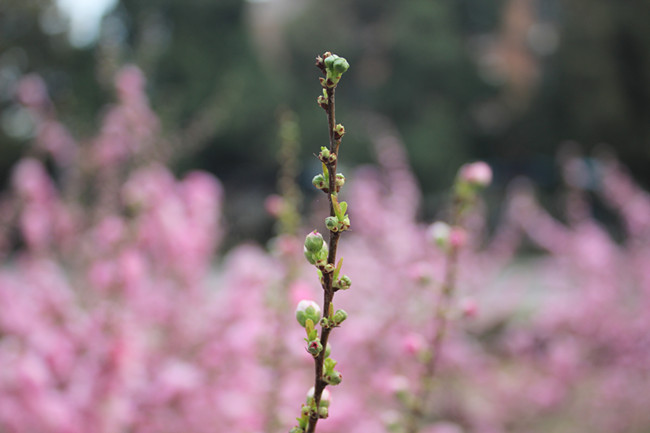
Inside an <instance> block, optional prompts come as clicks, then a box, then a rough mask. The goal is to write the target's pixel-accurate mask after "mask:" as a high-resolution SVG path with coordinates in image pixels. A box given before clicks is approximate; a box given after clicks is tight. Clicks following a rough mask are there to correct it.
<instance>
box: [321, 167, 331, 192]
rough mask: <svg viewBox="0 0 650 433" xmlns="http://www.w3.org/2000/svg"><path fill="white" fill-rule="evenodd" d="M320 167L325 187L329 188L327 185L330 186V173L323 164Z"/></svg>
mask: <svg viewBox="0 0 650 433" xmlns="http://www.w3.org/2000/svg"><path fill="white" fill-rule="evenodd" d="M321 165H322V166H323V176H325V185H327V186H328V187H329V184H330V172H329V170H328V169H327V166H326V165H325V163H324V162H322V163H321Z"/></svg>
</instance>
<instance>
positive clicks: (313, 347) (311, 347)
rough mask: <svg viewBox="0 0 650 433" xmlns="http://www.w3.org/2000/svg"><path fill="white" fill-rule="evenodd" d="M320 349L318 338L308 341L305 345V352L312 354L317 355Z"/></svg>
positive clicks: (321, 346) (321, 349)
mask: <svg viewBox="0 0 650 433" xmlns="http://www.w3.org/2000/svg"><path fill="white" fill-rule="evenodd" d="M322 351H323V345H322V344H321V342H320V341H319V340H314V341H310V342H309V344H308V345H307V352H309V353H311V354H312V355H313V356H318V354H319V353H321V352H322Z"/></svg>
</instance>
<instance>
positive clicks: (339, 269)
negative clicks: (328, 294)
mask: <svg viewBox="0 0 650 433" xmlns="http://www.w3.org/2000/svg"><path fill="white" fill-rule="evenodd" d="M341 266H343V257H341V259H340V260H339V263H338V265H336V269H335V270H334V281H336V280H338V279H339V273H340V272H341Z"/></svg>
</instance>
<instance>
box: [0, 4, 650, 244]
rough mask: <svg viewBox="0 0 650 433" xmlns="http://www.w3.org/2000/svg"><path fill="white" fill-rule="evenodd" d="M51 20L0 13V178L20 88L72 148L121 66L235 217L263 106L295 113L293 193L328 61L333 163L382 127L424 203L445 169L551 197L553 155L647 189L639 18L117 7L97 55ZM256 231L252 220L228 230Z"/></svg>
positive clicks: (558, 9) (356, 152)
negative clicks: (44, 96) (338, 149)
mask: <svg viewBox="0 0 650 433" xmlns="http://www.w3.org/2000/svg"><path fill="white" fill-rule="evenodd" d="M53 11H54V9H53V6H52V3H51V2H49V1H36V0H32V1H17V0H8V1H4V2H2V4H1V5H0V74H1V76H2V78H3V80H2V85H1V86H0V104H1V105H0V109H1V110H2V113H1V115H2V120H3V122H2V124H3V125H4V126H3V128H0V130H1V132H0V146H1V147H0V149H1V150H0V152H1V155H0V156H1V157H2V158H1V161H2V162H1V164H2V165H1V166H0V172H1V173H2V178H3V179H5V178H6V173H7V169H8V167H9V166H10V164H11V162H12V161H13V160H15V159H16V158H17V157H18V155H19V154H20V153H21V152H23V150H24V146H23V143H24V142H26V141H27V140H28V138H29V137H20V136H16V134H13V135H12V134H8V133H7V127H6V125H7V124H8V123H11V122H10V120H11V115H12V113H13V111H12V110H14V111H15V109H16V108H15V105H14V104H13V102H12V100H11V91H10V88H11V85H12V83H13V82H15V80H16V79H17V78H18V77H19V75H20V74H24V73H28V72H37V73H39V74H41V75H42V76H43V77H44V78H45V80H46V82H47V83H48V86H49V89H50V91H51V92H52V98H53V100H54V105H55V106H56V107H57V110H58V112H59V115H60V116H61V117H62V118H63V119H64V121H65V122H66V124H67V125H69V126H71V129H72V131H73V133H75V134H76V135H77V136H84V135H88V134H89V133H90V132H91V131H92V130H93V129H94V128H95V127H96V120H95V116H96V114H97V112H98V110H99V108H100V107H101V106H102V105H103V103H106V102H109V101H110V100H111V98H112V96H111V87H110V79H111V76H112V74H113V73H114V71H115V70H117V68H118V67H119V66H120V65H122V64H124V63H129V62H132V63H135V64H137V65H139V66H140V67H141V68H142V69H143V70H144V72H145V74H146V76H147V77H148V80H149V81H148V83H149V84H148V90H149V95H150V98H151V102H152V106H153V108H154V110H155V111H156V112H157V113H158V114H159V115H160V116H161V118H162V120H163V124H164V129H165V131H166V134H168V135H169V136H170V137H174V139H175V140H177V141H178V142H179V143H180V146H179V152H178V154H177V158H176V165H177V168H178V169H179V170H183V169H186V168H188V167H200V168H206V169H210V170H212V171H214V172H215V173H216V174H217V175H218V176H219V177H220V178H221V179H222V180H224V182H225V183H226V186H227V191H229V193H230V197H229V200H231V202H232V203H234V204H232V208H231V210H230V212H231V213H232V214H236V215H242V214H247V212H246V210H250V209H251V206H253V204H252V203H259V202H260V201H261V199H262V198H263V197H264V196H266V195H267V194H269V193H270V192H272V191H273V190H274V188H275V184H276V183H275V178H276V176H277V171H278V169H279V165H278V163H277V159H276V158H275V154H276V153H277V151H278V148H279V143H278V140H277V135H278V133H277V129H278V120H277V117H278V116H277V112H278V109H279V107H283V106H287V107H289V108H290V109H292V110H294V111H295V112H296V113H297V119H298V123H299V126H300V130H301V138H302V152H301V155H300V158H301V160H302V162H303V164H302V165H303V167H305V172H304V175H303V176H302V177H301V182H302V184H303V185H304V186H305V187H307V186H308V185H309V179H310V176H309V173H311V172H312V171H313V170H311V166H313V165H314V164H315V160H314V158H313V156H312V153H313V152H315V149H318V147H319V146H320V145H322V144H324V143H323V140H324V137H326V131H324V128H325V126H324V124H323V122H322V113H321V112H320V109H319V108H318V107H317V105H316V103H315V98H316V96H317V95H318V85H317V81H316V76H317V71H316V69H315V68H314V67H313V66H311V65H312V63H313V58H314V56H315V55H316V54H319V53H322V52H324V51H325V50H331V51H333V52H337V53H339V54H341V55H344V56H345V57H346V58H347V59H348V60H349V61H350V64H351V68H350V71H349V72H348V74H346V79H345V80H344V81H343V83H342V85H341V86H342V90H343V91H341V92H340V95H341V96H340V98H341V103H340V104H337V105H338V106H339V107H340V109H339V113H338V114H339V119H343V121H344V123H345V124H346V129H347V131H348V135H346V146H345V148H343V149H342V152H343V159H344V161H345V162H346V163H348V164H353V163H362V162H366V161H371V160H372V158H373V156H372V150H371V146H370V139H369V131H367V128H368V127H367V124H368V123H367V122H366V121H365V119H366V116H367V114H369V113H380V114H382V115H385V116H386V117H387V118H389V119H391V120H392V122H394V124H395V126H396V127H397V129H398V130H399V132H400V134H401V135H402V137H403V139H404V142H405V144H406V146H407V148H408V151H409V154H410V157H411V162H412V165H413V167H414V170H415V172H416V174H417V176H418V178H419V179H420V181H421V183H422V186H423V190H424V191H425V194H427V195H428V199H429V203H435V202H436V200H437V199H436V195H437V194H438V193H439V192H440V191H444V190H445V189H446V188H447V186H448V185H449V184H450V182H451V177H452V176H453V174H454V173H455V171H456V169H457V167H458V166H459V165H460V164H461V163H462V162H464V161H467V160H472V159H478V158H481V159H486V160H487V161H488V162H490V163H491V164H492V165H494V166H495V167H496V173H497V176H498V177H497V182H501V184H503V183H504V182H505V181H507V180H508V179H511V178H512V177H514V176H516V175H520V174H524V175H528V176H530V177H533V178H534V179H535V180H537V181H538V182H539V183H541V184H542V185H545V186H547V187H549V188H551V189H552V188H553V187H554V185H555V183H556V182H557V175H556V174H555V171H554V168H553V167H554V163H553V159H554V157H555V154H556V152H557V149H558V148H559V146H561V145H562V143H563V142H565V141H566V140H575V141H577V142H579V143H580V144H581V145H582V146H583V148H584V149H585V150H587V149H590V148H592V147H594V146H596V145H599V144H600V143H607V144H609V145H610V146H611V147H612V148H613V149H614V150H615V151H616V152H617V153H618V154H619V156H620V157H621V158H622V159H623V161H624V162H625V163H626V164H627V165H628V166H630V167H631V168H632V170H633V173H634V174H635V175H636V177H637V178H638V179H639V180H640V181H641V182H642V183H645V184H646V185H647V184H649V183H650V182H649V181H650V175H649V174H648V172H647V170H646V169H645V168H646V167H647V166H648V163H649V162H650V54H649V53H650V26H648V25H647V20H646V18H647V17H648V16H650V3H649V2H641V1H639V2H636V1H632V2H625V3H620V2H611V1H608V0H551V1H542V0H536V1H535V0H500V1H496V2H485V1H482V0H459V1H453V2H452V1H448V0H411V1H408V2H383V1H379V0H349V1H343V0H331V1H328V2H318V1H304V2H300V3H296V2H291V1H288V0H268V1H265V2H261V1H255V2H254V1H248V2H244V1H240V0H219V1H210V0H154V1H149V0H147V1H145V0H122V1H120V2H119V3H118V4H117V5H116V7H115V8H114V9H113V10H111V11H110V12H109V14H108V15H107V16H106V17H105V18H104V20H103V24H102V29H101V35H100V38H99V40H98V42H97V43H96V44H95V45H92V46H90V47H86V48H81V49H79V48H73V47H71V46H69V45H68V44H67V42H66V39H65V34H64V33H63V32H61V31H53V30H52V28H51V27H52V26H51V25H50V27H49V28H48V27H47V26H44V24H43V23H44V17H47V16H50V18H51V17H52V16H54V15H56V14H54V12H53ZM48 14H49V15H48ZM52 14H54V15H52ZM260 17H261V18H260ZM260 20H261V21H260ZM45 21H47V20H45ZM269 23H271V25H269ZM50 24H51V23H50ZM274 26H275V27H274ZM44 28H45V29H46V30H47V31H45V30H44ZM499 56H500V57H499ZM495 59H497V61H500V62H501V63H498V62H497V63H498V64H497V65H496V66H495V64H494V61H495ZM499 59H500V60H499ZM517 68H519V69H517ZM6 77H9V78H8V79H7V78H6ZM97 80H99V83H100V85H97V84H96V82H97ZM344 168H345V167H344ZM258 211H259V209H256V212H258ZM248 213H250V212H248ZM241 220H242V221H244V222H242V224H245V225H246V223H245V221H246V218H241ZM258 223H259V218H253V217H252V219H251V221H250V223H249V224H248V226H247V228H246V229H242V230H243V231H246V230H250V229H251V227H254V226H255V225H256V224H258ZM258 234H259V233H258Z"/></svg>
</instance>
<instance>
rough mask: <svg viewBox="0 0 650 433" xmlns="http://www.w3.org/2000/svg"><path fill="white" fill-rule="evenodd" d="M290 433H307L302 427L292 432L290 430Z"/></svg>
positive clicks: (293, 429) (295, 428)
mask: <svg viewBox="0 0 650 433" xmlns="http://www.w3.org/2000/svg"><path fill="white" fill-rule="evenodd" d="M289 433H305V431H304V430H303V429H301V428H300V427H294V428H292V429H291V430H289Z"/></svg>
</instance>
